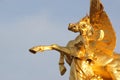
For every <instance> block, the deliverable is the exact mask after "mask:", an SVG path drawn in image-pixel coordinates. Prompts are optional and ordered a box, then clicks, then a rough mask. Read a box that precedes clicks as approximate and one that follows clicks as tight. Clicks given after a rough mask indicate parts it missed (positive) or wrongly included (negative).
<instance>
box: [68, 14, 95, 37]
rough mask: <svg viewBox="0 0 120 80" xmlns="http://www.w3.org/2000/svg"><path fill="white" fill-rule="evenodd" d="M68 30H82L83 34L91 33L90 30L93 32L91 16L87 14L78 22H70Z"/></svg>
mask: <svg viewBox="0 0 120 80" xmlns="http://www.w3.org/2000/svg"><path fill="white" fill-rule="evenodd" d="M68 30H70V31H72V32H80V34H81V35H87V34H89V32H93V28H92V26H91V24H90V18H89V16H88V15H86V16H85V17H84V18H82V19H81V20H80V21H79V22H77V23H70V24H69V26H68ZM90 34H91V33H90Z"/></svg>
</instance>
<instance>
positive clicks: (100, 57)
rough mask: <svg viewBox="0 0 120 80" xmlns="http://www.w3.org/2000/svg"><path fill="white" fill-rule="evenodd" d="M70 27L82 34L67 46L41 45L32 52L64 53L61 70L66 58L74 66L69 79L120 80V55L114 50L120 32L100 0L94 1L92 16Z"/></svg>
mask: <svg viewBox="0 0 120 80" xmlns="http://www.w3.org/2000/svg"><path fill="white" fill-rule="evenodd" d="M68 30H70V31H72V32H75V33H76V32H79V33H80V34H79V35H78V36H77V37H76V38H75V39H74V40H71V41H69V42H68V43H67V45H66V46H60V45H58V44H52V45H40V46H34V47H32V48H30V49H29V51H30V52H32V53H34V54H35V53H37V52H43V51H46V50H56V51H58V52H60V59H59V69H60V73H61V75H64V73H65V72H66V67H65V66H64V60H65V61H66V62H67V63H68V64H69V65H70V67H71V68H70V77H69V80H120V55H119V54H118V53H116V52H114V49H115V46H116V34H115V31H114V29H113V27H112V24H111V22H110V20H109V18H108V16H107V14H106V12H105V11H104V7H103V5H102V3H101V2H100V0H90V13H89V15H86V16H85V17H83V18H82V19H81V20H80V21H78V22H76V23H70V24H69V26H68Z"/></svg>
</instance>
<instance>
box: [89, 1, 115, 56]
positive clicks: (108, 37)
mask: <svg viewBox="0 0 120 80" xmlns="http://www.w3.org/2000/svg"><path fill="white" fill-rule="evenodd" d="M90 23H91V25H92V26H93V27H94V29H95V31H98V30H103V31H104V35H105V36H104V39H103V40H102V41H98V42H96V45H95V47H94V48H95V50H96V51H97V50H98V51H102V52H104V53H106V54H108V55H111V54H112V53H113V50H114V48H115V46H116V34H115V31H114V29H113V27H112V24H111V22H110V20H109V18H108V16H107V14H106V12H105V11H104V7H103V5H102V3H101V2H100V0H90Z"/></svg>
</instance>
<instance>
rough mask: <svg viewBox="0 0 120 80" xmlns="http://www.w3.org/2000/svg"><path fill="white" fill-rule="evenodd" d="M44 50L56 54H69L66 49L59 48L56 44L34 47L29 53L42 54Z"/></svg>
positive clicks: (68, 50)
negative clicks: (56, 52) (53, 51)
mask: <svg viewBox="0 0 120 80" xmlns="http://www.w3.org/2000/svg"><path fill="white" fill-rule="evenodd" d="M46 50H56V51H58V52H62V53H65V54H70V49H69V48H67V47H62V46H59V45H57V44H53V45H49V46H47V45H41V46H35V47H32V48H30V49H29V51H30V52H32V53H34V54H35V53H37V52H43V51H46Z"/></svg>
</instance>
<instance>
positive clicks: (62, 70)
mask: <svg viewBox="0 0 120 80" xmlns="http://www.w3.org/2000/svg"><path fill="white" fill-rule="evenodd" d="M59 69H60V74H61V75H64V74H65V72H66V70H67V69H66V67H65V66H64V65H59Z"/></svg>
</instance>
